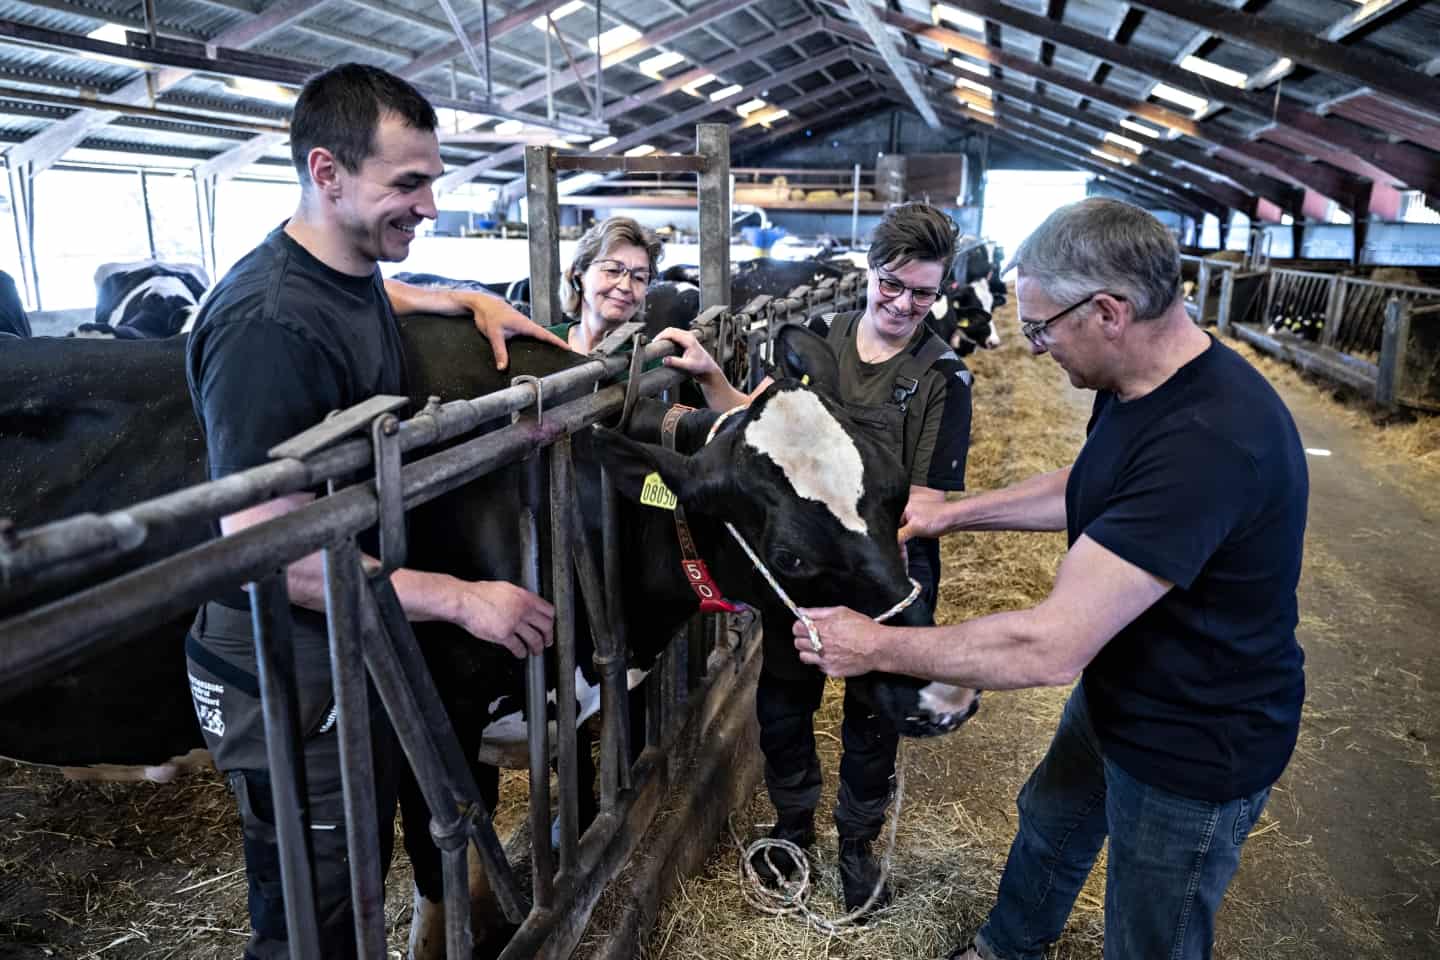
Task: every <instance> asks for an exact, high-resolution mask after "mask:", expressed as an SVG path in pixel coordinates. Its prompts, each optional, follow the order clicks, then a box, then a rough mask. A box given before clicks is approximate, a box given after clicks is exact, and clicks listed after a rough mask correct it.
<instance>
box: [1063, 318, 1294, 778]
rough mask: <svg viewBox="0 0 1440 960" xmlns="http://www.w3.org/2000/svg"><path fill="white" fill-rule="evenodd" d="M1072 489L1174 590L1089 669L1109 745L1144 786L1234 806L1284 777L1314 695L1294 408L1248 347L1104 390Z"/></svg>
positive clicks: (1101, 536) (1080, 518)
mask: <svg viewBox="0 0 1440 960" xmlns="http://www.w3.org/2000/svg"><path fill="white" fill-rule="evenodd" d="M1087 433H1088V436H1087V438H1086V441H1085V446H1084V448H1083V449H1082V450H1081V451H1080V456H1079V457H1078V458H1076V461H1075V465H1074V467H1073V469H1072V470H1071V472H1070V479H1069V483H1068V484H1067V486H1066V489H1065V516H1066V523H1067V527H1068V532H1069V537H1070V543H1071V544H1074V542H1075V541H1076V540H1077V539H1078V538H1079V537H1080V535H1081V534H1085V535H1087V536H1089V537H1090V538H1091V539H1092V540H1094V541H1096V542H1097V543H1099V544H1100V545H1101V546H1103V547H1105V548H1106V549H1107V550H1109V551H1111V552H1112V553H1115V554H1116V555H1118V556H1120V557H1122V558H1123V559H1125V560H1127V561H1129V562H1130V563H1133V564H1135V565H1136V566H1137V567H1140V568H1141V569H1143V570H1145V571H1147V572H1149V573H1152V574H1154V575H1155V576H1157V577H1160V578H1162V579H1165V580H1168V581H1170V582H1171V583H1173V584H1174V585H1175V586H1174V588H1173V589H1171V590H1170V591H1169V592H1168V593H1167V594H1166V595H1165V596H1164V597H1162V598H1161V599H1160V600H1159V601H1158V602H1157V603H1156V604H1155V605H1154V606H1152V607H1151V608H1150V609H1149V610H1147V611H1145V612H1144V613H1143V614H1141V615H1140V616H1139V617H1138V618H1136V619H1135V621H1134V622H1133V623H1131V624H1129V625H1128V626H1127V627H1125V628H1124V629H1123V630H1121V631H1120V632H1119V633H1118V634H1116V635H1115V637H1114V638H1113V639H1112V640H1111V641H1110V642H1109V643H1108V644H1106V645H1105V647H1104V648H1102V649H1101V651H1100V653H1099V654H1097V655H1096V657H1095V659H1094V660H1092V661H1091V662H1090V664H1089V666H1087V667H1086V668H1085V673H1084V677H1083V683H1084V689H1085V696H1086V701H1087V703H1088V705H1089V708H1090V715H1091V717H1092V719H1093V722H1094V725H1095V731H1096V734H1097V735H1098V736H1099V737H1100V740H1101V743H1102V745H1103V747H1104V749H1105V755H1106V756H1107V757H1108V758H1110V759H1111V760H1114V761H1115V762H1116V763H1118V764H1119V765H1120V766H1121V767H1122V768H1123V769H1124V770H1125V771H1126V772H1128V773H1129V774H1130V775H1131V776H1133V777H1135V778H1136V779H1138V780H1141V781H1144V782H1146V783H1149V784H1152V785H1154V786H1157V787H1161V788H1163V789H1167V790H1170V791H1172V792H1174V793H1179V794H1182V795H1185V796H1189V797H1194V798H1198V799H1203V800H1211V801H1226V800H1231V799H1234V798H1236V797H1239V796H1243V795H1246V794H1250V793H1254V792H1255V791H1257V790H1259V789H1261V788H1262V787H1265V786H1267V785H1269V784H1271V783H1273V782H1274V781H1275V780H1276V779H1277V778H1278V777H1279V776H1280V773H1281V771H1282V770H1284V768H1285V764H1286V763H1287V762H1289V759H1290V754H1291V752H1292V751H1293V750H1294V747H1295V739H1296V736H1297V735H1298V732H1299V726H1300V706H1301V703H1302V702H1303V700H1304V698H1305V676H1304V670H1303V665H1304V660H1305V657H1304V654H1303V653H1302V652H1301V650H1300V646H1299V644H1298V643H1297V642H1296V640H1295V625H1296V623H1297V621H1298V612H1297V608H1296V599H1295V587H1296V584H1297V583H1298V581H1299V578H1300V561H1301V553H1302V548H1303V541H1304V535H1305V511H1306V503H1307V501H1308V498H1309V475H1308V472H1307V469H1306V465H1305V452H1304V449H1303V448H1302V446H1301V444H1300V436H1299V434H1298V432H1297V431H1296V429H1295V423H1294V421H1293V420H1292V419H1291V418H1290V412H1289V411H1288V410H1287V409H1286V408H1285V404H1284V403H1283V402H1282V401H1281V399H1280V397H1279V396H1278V395H1277V394H1276V393H1275V391H1274V389H1272V388H1271V386H1270V384H1269V383H1268V382H1266V380H1265V378H1264V377H1262V376H1261V375H1260V374H1259V373H1258V372H1256V370H1255V369H1254V368H1253V367H1251V366H1250V364H1249V363H1247V362H1246V361H1245V360H1244V359H1243V358H1242V357H1240V356H1239V355H1238V354H1237V353H1235V351H1233V350H1231V349H1230V348H1228V347H1226V346H1225V345H1223V344H1221V343H1218V342H1215V341H1214V340H1212V341H1211V344H1210V346H1209V348H1208V349H1206V350H1205V352H1204V353H1202V354H1201V355H1200V356H1198V357H1196V358H1195V359H1194V360H1192V361H1191V362H1190V363H1188V364H1186V365H1185V366H1184V367H1182V368H1180V370H1178V371H1177V372H1176V373H1175V374H1174V376H1172V377H1171V378H1170V379H1169V380H1167V381H1165V383H1163V384H1161V385H1160V386H1159V387H1158V388H1156V389H1155V390H1153V391H1152V392H1150V393H1149V394H1146V395H1145V396H1143V397H1140V398H1138V399H1135V400H1132V401H1130V402H1128V403H1122V402H1120V401H1119V400H1118V399H1117V398H1116V397H1115V395H1114V394H1111V393H1108V392H1104V391H1102V392H1100V393H1099V394H1098V395H1097V396H1096V398H1095V407H1094V412H1093V414H1092V416H1091V419H1090V425H1089V428H1088V430H1087Z"/></svg>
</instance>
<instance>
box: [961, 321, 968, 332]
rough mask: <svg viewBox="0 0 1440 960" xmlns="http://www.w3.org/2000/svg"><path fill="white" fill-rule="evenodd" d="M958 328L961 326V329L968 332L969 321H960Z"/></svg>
mask: <svg viewBox="0 0 1440 960" xmlns="http://www.w3.org/2000/svg"><path fill="white" fill-rule="evenodd" d="M960 326H962V327H964V328H965V329H967V330H968V329H969V328H970V321H969V320H961V321H960Z"/></svg>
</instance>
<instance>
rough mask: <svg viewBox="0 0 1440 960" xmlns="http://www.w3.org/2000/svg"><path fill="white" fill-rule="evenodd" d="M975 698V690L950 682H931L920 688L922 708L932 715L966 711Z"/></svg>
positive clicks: (946, 714)
mask: <svg viewBox="0 0 1440 960" xmlns="http://www.w3.org/2000/svg"><path fill="white" fill-rule="evenodd" d="M974 700H975V691H974V690H971V689H969V688H967V687H955V686H951V685H950V684H948V683H929V684H926V685H925V686H924V687H922V688H921V689H920V709H921V710H922V711H924V712H926V713H929V714H931V715H932V716H948V715H950V714H955V713H965V712H966V711H968V710H969V709H970V704H971V703H973V702H974Z"/></svg>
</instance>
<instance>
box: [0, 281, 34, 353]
mask: <svg viewBox="0 0 1440 960" xmlns="http://www.w3.org/2000/svg"><path fill="white" fill-rule="evenodd" d="M29 336H30V318H29V317H27V316H25V305H24V304H22V303H21V302H20V292H19V291H18V290H16V289H15V278H14V277H12V276H10V274H8V273H6V272H5V271H4V270H0V339H6V338H10V337H13V338H15V339H17V340H24V339H25V338H27V337H29Z"/></svg>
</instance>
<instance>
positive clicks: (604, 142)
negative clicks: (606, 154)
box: [590, 137, 620, 153]
mask: <svg viewBox="0 0 1440 960" xmlns="http://www.w3.org/2000/svg"><path fill="white" fill-rule="evenodd" d="M619 142H620V141H619V140H618V139H617V138H615V137H601V138H600V139H599V140H596V141H595V142H594V143H592V144H590V152H591V153H594V152H595V151H596V150H604V149H605V148H606V147H613V146H615V144H617V143H619Z"/></svg>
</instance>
